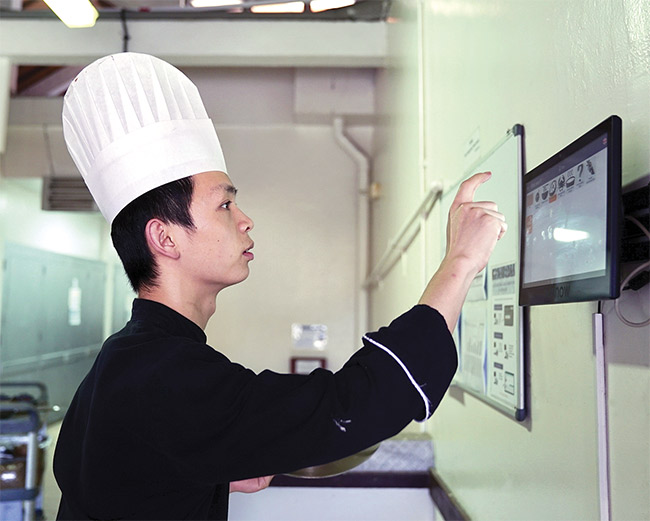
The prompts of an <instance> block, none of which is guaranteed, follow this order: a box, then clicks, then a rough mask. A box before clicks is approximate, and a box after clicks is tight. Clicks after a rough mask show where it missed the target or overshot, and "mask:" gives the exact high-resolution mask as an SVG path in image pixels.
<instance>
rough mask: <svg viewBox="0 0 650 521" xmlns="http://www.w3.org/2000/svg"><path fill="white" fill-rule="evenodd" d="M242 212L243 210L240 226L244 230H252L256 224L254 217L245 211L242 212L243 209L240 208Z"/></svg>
mask: <svg viewBox="0 0 650 521" xmlns="http://www.w3.org/2000/svg"><path fill="white" fill-rule="evenodd" d="M240 212H241V221H240V227H241V229H242V231H244V232H250V231H251V230H252V229H253V227H254V226H255V223H254V222H253V219H251V218H250V217H248V215H246V214H245V213H244V212H242V211H241V210H240Z"/></svg>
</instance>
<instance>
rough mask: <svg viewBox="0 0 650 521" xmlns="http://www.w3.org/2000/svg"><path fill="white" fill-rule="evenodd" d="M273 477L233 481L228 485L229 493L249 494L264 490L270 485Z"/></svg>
mask: <svg viewBox="0 0 650 521" xmlns="http://www.w3.org/2000/svg"><path fill="white" fill-rule="evenodd" d="M273 478H274V476H264V477H263V478H251V479H243V480H241V481H233V482H232V483H230V492H244V493H246V494H251V493H253V492H259V491H260V490H264V489H265V488H266V487H268V486H269V485H270V484H271V480H272V479H273Z"/></svg>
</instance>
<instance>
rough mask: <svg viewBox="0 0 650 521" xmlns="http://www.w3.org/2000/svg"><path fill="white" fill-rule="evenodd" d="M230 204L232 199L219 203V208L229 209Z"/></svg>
mask: <svg viewBox="0 0 650 521" xmlns="http://www.w3.org/2000/svg"><path fill="white" fill-rule="evenodd" d="M231 204H232V201H226V202H225V203H223V204H222V205H221V208H223V209H225V210H229V209H230V205H231Z"/></svg>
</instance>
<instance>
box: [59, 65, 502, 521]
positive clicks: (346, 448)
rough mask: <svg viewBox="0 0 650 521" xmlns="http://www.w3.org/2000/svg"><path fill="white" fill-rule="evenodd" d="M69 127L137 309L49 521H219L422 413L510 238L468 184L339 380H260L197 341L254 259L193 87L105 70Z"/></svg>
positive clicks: (167, 73)
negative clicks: (429, 259)
mask: <svg viewBox="0 0 650 521" xmlns="http://www.w3.org/2000/svg"><path fill="white" fill-rule="evenodd" d="M63 130H64V136H65V141H66V144H67V146H68V150H69V151H70V154H71V155H72V157H73V159H74V161H75V164H76V165H77V167H78V168H79V171H80V172H81V174H82V176H83V178H84V180H85V182H86V184H87V186H88V188H89V190H90V192H91V193H92V195H93V197H94V199H95V201H96V203H97V206H98V207H99V209H100V211H101V212H102V214H103V216H104V217H105V218H106V220H107V221H108V222H109V223H110V225H111V237H112V240H113V244H114V246H115V249H116V251H117V253H118V255H119V256H120V259H121V261H122V264H123V266H124V270H125V272H126V274H127V276H128V278H129V280H130V282H131V284H132V286H133V288H134V290H135V291H136V293H137V296H138V297H137V298H136V299H135V301H134V302H133V309H132V316H131V319H130V320H129V322H128V323H127V324H126V326H125V327H124V328H123V329H122V330H121V331H119V332H117V333H115V334H114V335H112V336H111V337H109V338H108V339H107V340H106V341H105V343H104V345H103V346H102V349H101V351H100V353H99V354H98V356H97V359H96V361H95V363H94V365H93V367H92V368H91V370H90V372H89V373H88V375H87V376H86V377H85V379H84V380H83V381H82V383H81V385H80V386H79V388H78V390H77V392H76V394H75V396H74V398H73V401H72V404H71V406H70V408H69V410H68V412H67V414H66V416H65V419H64V421H63V424H62V427H61V432H60V435H59V439H58V443H57V447H56V453H55V458H54V473H55V476H56V479H57V481H58V484H59V486H60V488H61V491H62V498H61V504H60V508H59V512H58V519H118V518H119V519H158V520H161V519H226V518H227V515H228V495H229V493H230V492H231V491H236V490H240V491H255V490H259V489H261V488H264V487H265V486H267V485H268V482H269V480H270V477H269V476H272V475H275V474H278V473H286V472H290V471H294V470H297V469H300V468H304V467H309V466H314V465H319V464H323V463H326V462H331V461H334V460H337V459H340V458H343V457H346V456H349V455H351V454H354V453H357V452H359V451H361V450H363V449H365V448H367V447H369V446H371V445H374V444H376V443H378V442H379V441H381V440H384V439H386V438H388V437H391V436H393V435H395V434H397V433H399V432H400V431H401V430H402V429H403V428H404V427H406V426H407V425H408V424H409V423H410V422H411V421H413V420H417V421H424V420H426V419H427V418H429V417H430V416H431V414H432V413H433V411H434V410H435V408H436V407H437V406H438V404H439V403H440V401H441V399H442V397H443V395H444V394H445V392H446V390H447V387H448V386H449V384H450V382H451V379H452V377H453V375H454V372H455V370H456V366H457V358H456V348H455V346H454V342H453V339H452V336H451V333H450V331H452V330H453V329H454V327H455V324H456V321H457V319H458V315H459V312H460V308H461V306H462V303H463V301H464V299H465V296H466V293H467V290H468V289H469V285H470V282H471V281H472V279H473V278H474V276H475V275H476V274H477V273H478V272H479V271H480V270H482V269H483V268H484V266H485V264H486V263H487V260H488V258H489V255H490V253H491V251H492V249H493V248H494V245H495V243H496V241H497V240H498V239H499V238H500V236H501V235H503V233H504V232H505V229H506V225H505V222H504V219H503V216H502V215H501V214H500V213H499V212H498V211H497V208H496V206H495V205H494V204H493V203H489V202H474V201H473V198H474V192H475V190H476V188H477V187H478V186H479V185H480V184H481V183H483V182H485V181H486V180H487V179H489V177H490V174H489V173H485V174H477V175H476V176H474V177H472V178H470V179H469V180H467V181H465V182H464V183H463V184H462V185H461V187H460V189H459V191H458V194H457V196H456V198H455V200H454V202H453V204H452V207H451V210H450V215H449V221H448V234H447V235H448V236H447V251H446V255H445V257H444V259H443V261H442V263H441V265H440V267H439V269H438V271H437V272H436V274H435V275H434V276H433V278H432V279H431V281H430V282H429V284H428V286H427V287H426V288H425V290H424V293H423V294H422V297H421V299H420V301H419V302H418V303H417V304H416V305H414V307H413V308H412V309H410V310H408V311H406V312H405V313H404V314H403V315H401V316H399V317H398V318H396V319H395V320H394V321H393V322H392V323H391V324H390V325H388V326H386V327H383V328H380V329H379V330H378V331H374V332H369V333H367V334H366V335H364V336H363V338H362V339H361V342H362V347H361V348H360V349H359V350H358V351H357V352H356V353H355V354H354V355H353V356H352V357H351V358H350V359H349V361H348V362H347V363H346V364H345V365H344V366H343V367H342V368H341V369H340V370H339V371H337V372H330V371H327V370H324V369H317V370H315V371H314V372H312V373H311V374H310V375H293V374H277V373H275V372H271V371H263V372H261V373H259V374H256V373H254V372H253V371H251V370H249V369H246V368H245V367H242V366H241V365H239V364H237V363H235V362H233V361H231V360H229V359H228V358H226V356H224V355H223V354H221V353H220V352H219V351H218V349H217V348H213V347H212V346H210V345H208V344H207V343H206V340H207V339H206V335H205V333H204V329H205V326H206V324H207V322H208V320H209V318H210V317H211V316H212V315H213V314H214V313H215V307H216V297H217V295H218V294H219V293H220V292H221V290H223V289H225V288H227V287H229V286H232V285H235V284H237V283H239V282H242V281H244V280H245V279H246V278H247V276H248V274H249V269H250V263H251V262H252V260H253V258H254V254H253V246H254V244H253V240H252V236H251V231H252V230H253V221H252V220H251V219H250V218H249V217H248V216H247V215H246V214H245V213H244V212H243V210H242V209H241V208H239V206H238V204H237V189H236V187H235V185H234V183H233V180H234V178H236V176H233V179H231V177H230V175H229V174H228V173H227V169H226V164H225V161H224V157H223V154H222V150H221V146H220V144H219V140H218V137H217V134H216V132H215V128H214V125H213V123H212V121H211V120H210V119H209V118H208V116H207V113H206V111H205V108H204V106H203V103H202V101H201V98H200V95H199V93H198V90H197V89H196V87H195V86H194V85H193V84H192V82H191V81H190V80H189V79H188V78H187V77H186V76H184V75H183V74H182V73H181V72H180V71H178V70H177V69H176V68H174V67H172V66H171V65H170V64H168V63H166V62H164V61H162V60H160V59H158V58H155V57H153V56H149V55H143V54H137V53H121V54H116V55H112V56H107V57H105V58H102V59H99V60H97V61H96V62H94V63H92V64H90V65H89V66H88V67H86V68H85V69H84V70H83V71H82V72H81V73H80V74H79V75H78V77H77V78H76V79H75V80H74V81H73V82H72V84H71V85H70V87H69V89H68V91H67V93H66V95H65V99H64V107H63ZM237 175H245V173H243V172H242V173H237ZM269 182H273V180H272V179H270V180H269ZM242 312H247V311H246V310H242ZM250 320H251V324H254V321H255V317H254V316H250ZM258 347H259V348H260V349H268V348H269V346H258Z"/></svg>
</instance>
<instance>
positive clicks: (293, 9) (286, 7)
mask: <svg viewBox="0 0 650 521" xmlns="http://www.w3.org/2000/svg"><path fill="white" fill-rule="evenodd" d="M304 11H305V3H304V2H284V3H281V4H259V5H254V6H253V7H251V12H252V13H302V12H304Z"/></svg>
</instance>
